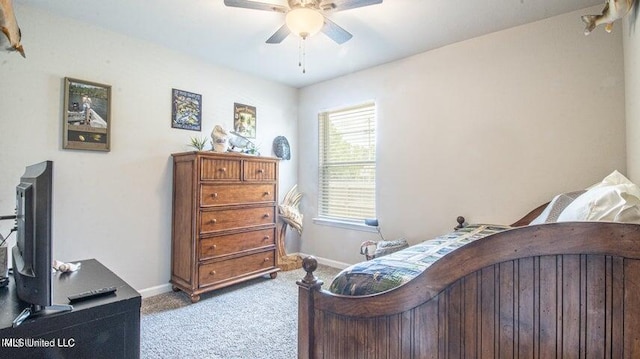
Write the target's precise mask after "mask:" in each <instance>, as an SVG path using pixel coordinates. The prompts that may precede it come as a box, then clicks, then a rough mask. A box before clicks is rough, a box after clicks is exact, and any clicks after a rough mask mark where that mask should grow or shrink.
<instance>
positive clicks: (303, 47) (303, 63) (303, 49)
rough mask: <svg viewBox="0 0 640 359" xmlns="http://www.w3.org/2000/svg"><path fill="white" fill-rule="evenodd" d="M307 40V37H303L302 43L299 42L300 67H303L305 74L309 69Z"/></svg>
mask: <svg viewBox="0 0 640 359" xmlns="http://www.w3.org/2000/svg"><path fill="white" fill-rule="evenodd" d="M306 39H307V37H306V36H305V37H301V38H300V42H298V67H302V73H303V74H305V73H307V68H306V57H307V51H306V45H305V40H306Z"/></svg>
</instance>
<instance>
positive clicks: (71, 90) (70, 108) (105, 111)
mask: <svg viewBox="0 0 640 359" xmlns="http://www.w3.org/2000/svg"><path fill="white" fill-rule="evenodd" d="M62 119H63V131H62V133H63V139H62V141H63V144H62V148H65V149H75V150H93V151H109V150H110V149H111V146H110V144H111V86H110V85H104V84H99V83H96V82H90V81H83V80H78V79H72V78H69V77H65V79H64V114H63V116H62Z"/></svg>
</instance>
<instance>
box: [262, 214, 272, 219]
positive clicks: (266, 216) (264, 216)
mask: <svg viewBox="0 0 640 359" xmlns="http://www.w3.org/2000/svg"><path fill="white" fill-rule="evenodd" d="M269 217H271V216H270V215H269V213H265V214H264V215H263V216H262V218H269Z"/></svg>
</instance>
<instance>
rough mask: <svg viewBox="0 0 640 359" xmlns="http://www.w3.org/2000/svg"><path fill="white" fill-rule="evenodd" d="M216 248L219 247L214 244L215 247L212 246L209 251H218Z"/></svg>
mask: <svg viewBox="0 0 640 359" xmlns="http://www.w3.org/2000/svg"><path fill="white" fill-rule="evenodd" d="M216 248H218V246H217V245H215V244H214V245H212V246H211V247H209V249H211V250H212V251H214V250H216Z"/></svg>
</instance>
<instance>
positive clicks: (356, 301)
mask: <svg viewBox="0 0 640 359" xmlns="http://www.w3.org/2000/svg"><path fill="white" fill-rule="evenodd" d="M316 266H317V263H316V261H315V259H313V258H312V257H309V258H306V259H305V260H304V268H305V270H306V271H307V276H306V277H305V278H303V279H302V280H300V281H298V285H299V323H298V341H299V343H298V357H299V358H332V359H334V358H349V359H351V358H394V359H395V358H574V357H575V358H585V357H589V358H640V225H634V224H619V223H594V222H590V223H554V224H546V225H539V226H525V227H521V228H518V229H513V230H509V231H505V232H501V233H498V234H494V235H492V236H489V237H486V238H483V239H480V240H478V241H476V242H473V243H471V244H469V245H467V246H464V247H462V248H460V249H458V250H456V251H453V252H452V253H450V254H448V255H446V256H444V257H443V258H442V259H440V260H438V261H437V262H436V263H434V264H433V265H432V266H431V267H429V268H428V269H427V270H425V271H424V272H423V273H422V274H420V275H419V276H418V277H416V278H415V279H413V280H411V281H410V282H408V283H406V284H405V285H403V286H401V287H398V288H396V289H393V290H390V291H388V292H385V293H381V294H377V295H372V296H362V297H347V296H338V295H334V294H331V293H329V292H327V291H324V290H322V289H321V288H320V286H321V285H322V283H321V282H318V281H317V280H316V279H315V278H314V276H313V271H314V270H315V267H316Z"/></svg>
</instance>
